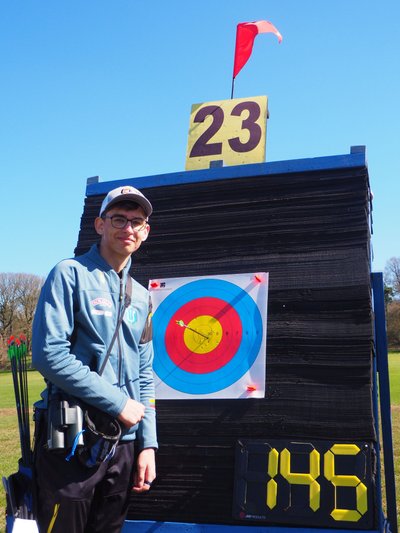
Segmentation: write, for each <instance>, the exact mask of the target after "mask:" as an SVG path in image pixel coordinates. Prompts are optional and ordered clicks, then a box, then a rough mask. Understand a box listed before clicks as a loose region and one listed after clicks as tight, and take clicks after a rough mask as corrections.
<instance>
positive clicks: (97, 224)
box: [94, 217, 104, 235]
mask: <svg viewBox="0 0 400 533" xmlns="http://www.w3.org/2000/svg"><path fill="white" fill-rule="evenodd" d="M94 229H95V230H96V233H98V235H103V233H104V219H103V218H101V217H97V218H96V219H95V221H94Z"/></svg>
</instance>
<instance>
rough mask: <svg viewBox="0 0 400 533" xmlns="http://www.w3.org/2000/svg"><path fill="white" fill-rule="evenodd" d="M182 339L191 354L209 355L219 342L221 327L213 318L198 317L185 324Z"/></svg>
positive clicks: (206, 316)
mask: <svg viewBox="0 0 400 533" xmlns="http://www.w3.org/2000/svg"><path fill="white" fill-rule="evenodd" d="M183 338H184V341H185V344H186V346H187V347H188V349H189V350H190V351H191V352H194V353H199V354H205V353H209V352H211V351H212V350H215V348H216V347H217V346H218V344H219V343H220V342H221V340H222V327H221V324H220V322H219V320H217V319H216V318H214V317H213V316H210V315H200V316H198V317H196V318H194V319H193V320H191V321H190V322H189V324H187V326H186V328H185V332H184V334H183Z"/></svg>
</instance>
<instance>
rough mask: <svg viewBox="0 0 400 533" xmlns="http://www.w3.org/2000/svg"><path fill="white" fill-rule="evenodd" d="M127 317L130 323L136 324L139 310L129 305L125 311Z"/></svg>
mask: <svg viewBox="0 0 400 533" xmlns="http://www.w3.org/2000/svg"><path fill="white" fill-rule="evenodd" d="M125 318H126V321H127V322H128V323H129V324H134V323H135V322H136V321H137V319H138V316H137V311H136V309H134V308H133V307H132V306H131V305H130V306H129V307H128V309H127V310H126V312H125Z"/></svg>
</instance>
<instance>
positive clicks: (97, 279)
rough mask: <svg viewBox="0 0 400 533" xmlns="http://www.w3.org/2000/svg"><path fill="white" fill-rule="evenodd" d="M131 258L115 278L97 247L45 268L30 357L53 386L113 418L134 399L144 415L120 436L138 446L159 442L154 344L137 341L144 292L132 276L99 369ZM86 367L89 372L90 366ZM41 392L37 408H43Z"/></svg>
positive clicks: (146, 295)
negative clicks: (121, 315)
mask: <svg viewBox="0 0 400 533" xmlns="http://www.w3.org/2000/svg"><path fill="white" fill-rule="evenodd" d="M130 263H131V262H130V261H129V262H128V264H127V265H126V267H125V268H124V270H123V271H122V276H121V277H120V276H119V275H118V274H117V273H116V272H115V270H114V269H113V268H111V267H110V265H109V264H108V263H107V262H106V261H105V260H104V259H103V258H102V256H101V255H100V253H99V250H98V247H97V245H93V246H92V248H91V249H90V250H89V251H88V252H87V253H85V254H84V255H81V256H79V257H76V258H74V259H66V260H64V261H61V262H60V263H58V264H57V265H56V266H55V267H54V268H53V270H52V271H51V272H50V274H49V276H48V278H47V280H46V282H45V284H44V286H43V289H42V292H41V295H40V298H39V302H38V305H37V308H36V313H35V319H34V322H33V332H32V362H33V365H34V366H35V368H36V369H37V370H38V371H39V372H40V373H41V374H42V375H43V376H44V377H45V378H46V379H47V380H48V381H50V382H51V383H52V384H53V385H54V386H55V387H56V388H57V387H58V388H59V389H62V390H63V391H65V392H67V393H68V394H70V395H72V396H75V397H76V398H79V399H82V400H83V401H85V402H87V403H88V404H91V405H94V406H96V407H98V408H99V409H101V410H103V411H106V412H107V413H109V414H110V415H111V416H113V417H117V416H118V415H119V414H120V413H121V411H122V410H123V408H124V407H125V404H126V402H127V399H128V397H130V398H133V399H134V400H137V401H139V402H141V403H143V404H144V405H145V407H146V411H145V417H144V419H143V420H142V422H140V424H137V425H136V426H134V427H133V428H131V429H130V430H129V431H125V432H124V433H123V440H131V439H134V438H137V440H138V445H139V449H143V448H150V447H153V448H157V438H156V424H155V401H154V382H153V372H152V361H153V344H152V342H151V341H148V342H141V337H142V333H143V330H144V328H145V326H146V322H147V320H148V317H149V293H148V291H147V290H146V289H145V288H144V287H142V286H141V285H140V284H139V283H137V282H136V281H135V280H132V302H131V305H130V306H129V307H128V308H127V309H126V311H125V315H124V319H123V322H122V325H121V328H120V330H119V335H118V338H117V339H116V341H115V343H114V346H113V348H112V350H111V355H110V357H109V360H108V362H107V364H106V367H105V369H104V372H103V374H102V376H99V375H98V374H97V372H96V370H98V369H99V368H100V367H101V364H102V362H103V360H104V358H105V355H106V352H107V349H108V346H109V345H110V343H111V339H112V336H113V334H114V332H115V329H116V326H117V321H118V317H119V313H120V311H121V309H122V306H123V303H124V295H125V285H126V277H127V275H128V272H129V267H130ZM91 368H92V369H93V370H91ZM46 406H47V391H44V392H43V393H42V400H41V401H39V402H38V403H37V404H36V407H39V408H40V407H43V408H46Z"/></svg>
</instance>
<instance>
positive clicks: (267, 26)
mask: <svg viewBox="0 0 400 533" xmlns="http://www.w3.org/2000/svg"><path fill="white" fill-rule="evenodd" d="M259 33H274V34H275V35H276V36H277V37H278V41H279V42H280V43H281V42H282V35H281V34H280V33H279V31H278V30H277V29H276V28H275V26H274V25H273V24H271V22H268V21H267V20H258V21H256V22H240V23H239V24H238V25H237V29H236V46H235V60H234V63H233V77H234V78H236V76H237V75H238V74H239V72H240V70H241V69H242V68H243V67H244V65H245V64H246V63H247V60H248V59H249V57H250V56H251V52H252V50H253V43H254V39H255V38H256V35H258V34H259Z"/></svg>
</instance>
